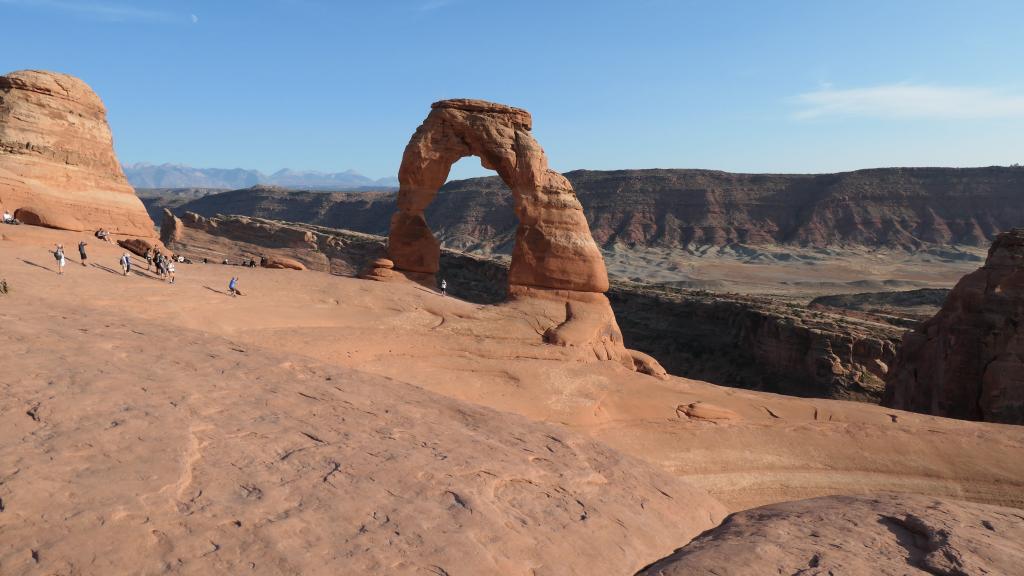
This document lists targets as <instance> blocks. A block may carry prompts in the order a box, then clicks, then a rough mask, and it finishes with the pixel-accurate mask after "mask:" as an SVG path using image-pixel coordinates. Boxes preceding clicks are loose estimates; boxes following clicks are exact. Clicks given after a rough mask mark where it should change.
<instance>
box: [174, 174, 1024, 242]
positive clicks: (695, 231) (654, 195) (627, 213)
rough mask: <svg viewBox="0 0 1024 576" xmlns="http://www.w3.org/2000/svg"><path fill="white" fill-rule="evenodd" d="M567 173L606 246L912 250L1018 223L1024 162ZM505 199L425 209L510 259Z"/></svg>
mask: <svg viewBox="0 0 1024 576" xmlns="http://www.w3.org/2000/svg"><path fill="white" fill-rule="evenodd" d="M564 176H565V177H566V179H567V180H568V181H569V183H570V184H571V185H572V187H573V189H574V190H575V193H576V196H577V197H578V198H579V200H580V202H581V203H582V204H583V211H584V215H585V216H586V218H587V221H588V223H589V225H590V230H591V233H592V234H593V237H594V240H595V241H596V242H597V244H598V245H599V246H601V247H602V248H610V247H612V246H626V247H653V248H666V249H668V248H672V249H675V248H682V249H692V248H695V247H702V246H728V245H734V244H740V245H750V246H758V245H786V246H804V247H809V248H826V247H827V248H837V247H844V246H867V247H884V248H891V249H902V250H907V251H916V250H922V249H934V248H937V247H940V246H950V245H962V246H987V245H988V244H989V243H991V242H992V240H993V238H995V235H996V234H998V233H999V232H1001V231H1004V230H1009V229H1010V228H1013V227H1014V226H1024V202H1022V197H1021V195H1020V190H1021V188H1022V187H1024V168H1017V167H989V168H878V169H870V170H858V171H854V172H842V173H837V174H737V173H730V172H720V171H715V170H690V169H657V170H611V171H603V170H601V171H599V170H574V171H571V172H566V173H565V174H564ZM513 204H514V198H513V193H512V191H511V190H510V189H509V186H508V185H506V184H505V182H503V181H502V178H500V177H488V178H472V179H468V180H455V181H451V182H448V183H447V184H445V185H444V186H443V187H442V188H441V190H440V192H439V193H438V194H437V197H436V198H435V199H434V200H433V201H432V202H431V203H430V205H429V206H427V207H426V209H425V210H424V215H425V217H426V221H427V222H429V223H430V228H431V231H432V232H433V234H434V235H435V236H436V237H437V239H438V240H440V241H441V242H442V243H443V244H444V245H445V246H447V247H449V248H456V249H461V250H474V251H479V252H485V253H486V252H500V253H506V254H507V253H511V251H512V248H513V246H514V244H515V237H516V228H517V222H516V215H515V213H514V212H513V209H512V207H513ZM395 206H396V194H394V193H376V192H373V193H362V194H359V193H350V194H344V193H334V194H325V193H323V192H301V191H285V190H282V189H273V188H267V187H258V188H254V189H245V190H237V191H232V192H225V193H223V194H215V195H210V196H206V197H205V198H200V199H197V200H194V201H191V202H189V203H188V204H186V205H184V206H182V208H181V209H180V210H179V213H184V212H185V211H193V212H197V213H199V214H203V215H206V216H212V215H214V214H217V213H221V214H243V215H247V216H257V217H260V218H271V219H276V220H288V221H294V222H307V223H310V224H318V225H321V226H329V227H334V228H348V229H351V230H356V231H359V232H366V233H370V234H386V233H387V230H388V224H389V218H390V217H391V215H392V214H393V212H394V210H395ZM951 255H954V256H958V257H962V256H963V255H962V254H951Z"/></svg>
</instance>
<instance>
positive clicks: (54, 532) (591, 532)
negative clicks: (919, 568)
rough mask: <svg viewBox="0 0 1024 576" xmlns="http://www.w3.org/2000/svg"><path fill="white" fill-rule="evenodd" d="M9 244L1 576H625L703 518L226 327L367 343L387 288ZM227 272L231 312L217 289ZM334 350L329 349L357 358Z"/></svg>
mask: <svg viewBox="0 0 1024 576" xmlns="http://www.w3.org/2000/svg"><path fill="white" fill-rule="evenodd" d="M4 228H8V227H4ZM10 228H13V229H14V231H13V232H11V234H12V235H14V236H16V237H17V238H19V239H26V238H35V239H37V240H38V241H39V242H38V243H37V242H35V241H33V242H32V243H30V244H29V245H23V244H19V243H18V241H12V240H10V236H8V233H7V230H5V229H0V234H3V236H4V237H5V238H7V239H3V240H0V245H2V248H0V277H4V278H6V279H7V280H8V282H10V283H11V285H12V287H13V288H14V289H13V291H12V292H11V293H10V294H5V295H0V298H2V300H0V325H2V326H3V330H2V331H0V348H2V349H3V350H4V362H3V371H2V373H0V391H2V394H0V421H3V422H4V425H3V426H0V502H2V505H0V534H2V535H3V537H2V538H0V573H2V574H24V575H37V574H38V575H43V574H164V573H182V574H243V573H244V574H282V575H284V574H311V575H315V574H324V575H326V574H353V573H358V574H453V575H454V574H463V573H470V574H513V575H515V574H522V575H524V576H525V575H533V574H552V575H561V574H594V573H597V572H610V573H616V574H626V573H631V572H634V571H635V570H637V569H638V568H639V567H641V566H643V565H644V564H646V563H648V562H649V561H650V559H651V558H656V557H660V556H664V555H665V554H667V553H669V552H670V551H671V550H672V549H673V547H674V546H675V545H676V543H677V542H679V541H686V540H688V539H690V538H692V537H693V536H695V535H696V534H697V533H699V532H701V531H702V530H705V529H708V528H710V527H712V526H714V525H715V524H716V523H717V522H718V521H720V520H721V518H722V517H723V516H724V515H725V510H724V509H723V508H722V507H721V505H719V504H718V503H717V502H716V501H715V500H714V499H713V498H711V497H710V496H708V495H707V494H706V493H705V492H703V491H702V490H700V489H696V488H693V487H692V486H690V485H688V484H687V483H686V482H684V481H683V480H682V479H680V478H679V477H677V476H673V475H671V474H670V473H668V472H667V471H664V470H662V469H660V468H659V467H657V466H654V465H651V464H649V463H645V462H642V461H640V460H638V459H637V458H635V457H629V456H625V455H623V454H621V453H618V452H616V451H614V450H612V449H610V448H608V447H607V446H605V445H602V444H600V443H598V442H596V441H594V440H591V439H588V438H586V437H584V436H582V435H581V434H580V433H578V432H573V431H569V430H566V429H564V428H562V427H558V426H555V425H551V424H544V423H539V422H531V421H529V420H527V419H526V418H524V417H522V416H516V415H511V414H507V413H499V412H496V411H494V410H491V409H487V408H483V407H479V406H473V405H471V404H469V403H466V402H464V401H459V400H455V399H452V398H445V397H443V396H441V395H438V394H435V393H431V392H429V391H426V390H423V389H421V388H417V387H415V386H412V385H409V384H406V383H402V382H398V381H395V380H393V379H389V378H385V377H382V376H376V375H371V374H368V373H366V372H363V371H357V370H353V369H351V368H346V367H344V366H342V365H340V364H338V363H331V364H327V363H323V362H320V361H318V360H315V359H313V358H311V357H309V356H306V355H302V354H294V353H292V352H291V351H290V350H287V349H282V350H278V347H277V345H276V344H275V343H274V341H273V340H274V339H273V338H271V339H270V340H266V341H264V342H263V343H262V344H256V343H254V342H249V341H246V340H243V339H239V338H237V335H238V334H237V333H235V331H234V329H233V328H231V327H229V326H228V324H230V323H231V322H233V321H231V320H228V318H235V319H237V320H239V321H247V320H244V319H245V318H248V319H249V320H252V321H253V323H254V324H253V325H254V326H256V327H257V328H258V329H259V328H265V327H266V326H267V324H266V322H267V321H269V322H272V323H276V324H278V325H279V326H286V325H291V326H296V327H297V326H300V325H303V326H305V327H304V328H303V329H302V330H304V331H305V330H309V331H310V332H309V334H308V337H309V339H310V342H312V341H314V340H316V339H317V338H318V335H317V334H316V332H317V328H316V325H315V323H313V324H309V323H308V322H309V321H310V319H311V318H312V317H310V316H308V315H303V316H305V317H303V318H301V319H299V320H298V322H297V323H293V321H292V320H290V319H289V312H288V311H284V312H279V311H278V309H277V304H285V303H286V302H288V301H292V300H293V299H295V298H298V299H299V300H302V301H303V304H302V305H301V307H302V308H304V309H306V310H307V311H308V312H315V313H316V314H317V315H322V316H324V317H325V318H329V319H330V320H329V321H328V323H333V322H336V321H337V320H341V319H342V318H343V317H342V316H340V315H338V312H339V311H340V308H338V303H337V301H333V302H332V301H331V300H330V298H332V297H334V298H344V299H346V300H349V301H352V302H353V304H354V307H353V308H347V307H346V311H345V315H346V316H348V318H349V319H355V318H360V317H361V320H359V322H363V321H365V322H367V324H366V325H365V326H366V327H367V328H368V329H369V330H370V331H371V332H374V331H376V330H377V329H379V328H380V327H382V326H383V325H385V324H391V323H392V322H393V321H394V320H395V319H396V318H395V316H394V313H395V310H394V307H395V306H402V305H403V304H402V303H401V301H394V300H392V299H391V298H390V296H388V294H389V292H390V291H391V290H392V289H397V290H399V292H403V291H405V290H408V291H409V292H407V293H406V296H405V297H409V296H414V297H415V296H416V295H418V297H419V298H424V296H423V295H422V291H420V290H414V289H413V288H412V287H397V288H396V287H395V286H393V285H386V284H382V283H377V282H367V281H361V280H354V279H339V278H335V277H331V276H328V275H326V274H317V273H315V272H296V271H291V270H266V269H243V268H239V267H224V266H220V265H216V266H215V265H210V266H205V267H204V266H201V265H192V266H189V265H184V264H183V265H180V266H179V272H178V274H179V280H178V283H177V284H175V285H170V284H166V283H161V282H158V281H155V280H154V279H153V277H152V276H151V275H150V274H149V273H146V272H145V270H143V269H137V270H136V273H134V274H132V275H131V276H129V277H122V276H120V275H119V274H120V272H118V271H113V272H111V270H112V269H111V268H109V267H106V264H105V263H109V264H110V265H111V266H113V265H114V264H115V262H116V259H117V256H118V254H119V253H120V250H119V249H117V248H115V247H113V246H109V245H104V246H98V247H97V248H96V250H94V253H93V254H92V255H91V256H90V260H91V261H95V265H94V266H89V267H86V268H81V267H77V268H75V267H74V266H69V270H68V271H67V273H66V274H65V276H64V277H58V276H57V275H56V274H54V273H53V272H52V271H49V270H46V269H45V266H43V267H41V265H40V264H39V261H40V260H41V259H42V258H43V257H46V256H47V254H46V253H45V252H44V251H43V248H44V245H45V244H49V243H50V241H52V240H55V239H60V240H62V241H64V242H65V243H69V242H71V241H72V240H73V239H74V237H75V235H72V234H58V235H55V233H53V232H51V231H44V232H46V233H47V235H38V234H37V232H38V231H39V229H31V228H29V227H26V226H19V227H10ZM23 248H24V249H23ZM15 255H16V256H15ZM43 262H46V261H45V260H43ZM46 263H48V262H46ZM72 264H75V262H72ZM136 264H138V262H136ZM70 268H74V270H71V269H70ZM230 274H234V275H238V276H240V277H241V278H242V280H241V285H240V287H241V288H242V289H243V291H244V292H245V294H246V296H244V297H239V298H230V297H229V296H227V295H226V294H225V293H223V292H222V290H223V288H222V286H223V284H224V282H226V279H227V276H228V275H230ZM341 281H343V282H342V283H343V284H344V286H345V287H344V288H342V290H341V291H338V290H336V289H335V288H336V287H337V284H338V283H339V282H341ZM325 282H326V284H324V283H325ZM314 285H319V286H320V287H319V288H314V289H313V290H309V288H311V287H312V286H314ZM413 292H415V293H416V294H415V295H414V294H413ZM308 296H313V297H314V298H316V299H318V300H319V299H321V298H326V300H322V301H321V302H320V303H319V304H311V303H310V302H308V301H306V300H305V299H306V298H307V297H308ZM367 297H368V298H369V300H367ZM430 299H431V300H437V301H440V300H441V299H440V297H436V296H431V297H430ZM449 300H451V299H449ZM452 305H453V306H457V304H456V303H455V302H452ZM197 306H198V308H197ZM251 306H256V308H255V309H254V308H251ZM360 311H361V312H360ZM350 312H354V314H351V315H349V313H350ZM253 316H258V317H259V318H261V319H262V320H257V319H256V318H254V317H253ZM428 316H430V315H429V314H428ZM431 317H433V316H431ZM374 318H376V320H374ZM434 318H436V317H434ZM397 328H398V325H394V326H392V327H390V328H388V329H389V330H391V331H394V330H396V329H397ZM344 332H345V333H347V334H348V335H347V336H344V338H343V339H344V340H345V341H347V342H348V344H346V345H344V346H340V347H339V346H333V345H332V346H331V348H332V349H333V350H334V351H336V352H340V353H342V354H343V355H344V354H345V353H346V352H345V349H346V348H348V345H349V344H351V345H355V346H357V347H360V348H361V346H362V344H360V342H362V340H363V332H364V331H363V330H362V329H359V328H357V327H355V326H352V327H350V328H347V329H345V330H344ZM371 346H372V347H374V349H376V350H377V351H379V352H381V353H384V354H388V355H389V356H391V359H390V360H389V362H392V363H401V360H400V359H401V358H402V357H403V353H402V352H400V350H401V349H400V348H399V347H398V346H397V345H387V344H385V345H383V347H377V346H379V343H374V344H371ZM352 350H353V349H351V348H350V349H349V351H352ZM362 350H363V351H367V349H366V348H362ZM409 367H410V369H411V370H413V371H414V372H415V371H416V369H415V368H413V367H412V366H409ZM652 380H653V379H652ZM462 381H463V382H464V383H466V384H467V385H472V382H473V379H472V377H471V376H469V375H466V377H464V378H462Z"/></svg>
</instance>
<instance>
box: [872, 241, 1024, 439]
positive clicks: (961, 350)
mask: <svg viewBox="0 0 1024 576" xmlns="http://www.w3.org/2000/svg"><path fill="white" fill-rule="evenodd" d="M884 404H885V405H886V406H891V407H893V408H899V409H902V410H912V411H915V412H924V413H928V414H934V415H938V416H948V417H951V418H965V419H969V420H985V421H989V422H1003V423H1007V424H1024V229H1016V230H1013V231H1010V232H1006V233H1003V234H1000V235H998V236H997V237H996V239H995V242H993V244H992V248H991V249H990V250H989V253H988V259H987V260H986V261H985V265H984V266H982V267H981V268H980V269H978V270H977V271H975V272H972V273H971V274H968V275H967V276H964V277H963V279H961V280H960V282H958V283H957V285H956V287H955V288H953V291H952V292H950V294H949V297H948V298H946V302H945V303H944V304H943V306H942V309H941V310H940V311H939V313H938V314H936V315H935V316H934V317H933V318H932V319H931V320H928V321H927V322H925V323H924V324H922V325H921V326H920V327H919V328H917V329H916V330H914V331H913V332H910V333H908V334H907V335H906V336H904V338H903V346H902V348H901V349H900V354H899V357H898V358H897V361H896V365H895V367H894V369H893V371H892V373H891V375H890V377H889V378H888V381H887V383H886V389H885V398H884Z"/></svg>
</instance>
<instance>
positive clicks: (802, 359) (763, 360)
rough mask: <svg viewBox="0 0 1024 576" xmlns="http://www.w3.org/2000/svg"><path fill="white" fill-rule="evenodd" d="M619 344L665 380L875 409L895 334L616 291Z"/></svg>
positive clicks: (833, 317) (873, 325)
mask: <svg viewBox="0 0 1024 576" xmlns="http://www.w3.org/2000/svg"><path fill="white" fill-rule="evenodd" d="M608 297H609V298H610V299H611V301H612V307H613V308H614V309H615V314H616V316H617V317H618V319H619V326H620V327H621V328H622V332H623V334H625V336H626V345H627V346H630V347H632V348H635V349H637V350H641V351H643V352H646V353H648V354H650V355H652V356H654V357H655V358H657V359H658V361H659V362H661V364H662V366H664V367H665V369H666V370H667V371H668V372H669V373H671V374H678V375H680V376H686V377H687V378H693V379H698V380H706V381H708V382H714V383H716V384H722V385H725V386H734V387H738V388H748V389H754V390H763V391H767V392H777V393H780V394H789V395H794V396H808V397H816V398H839V399H847V400H860V401H867V402H878V401H879V399H880V398H881V395H882V391H883V387H884V378H885V376H886V373H887V372H888V369H889V365H890V364H891V363H892V361H893V359H894V358H895V356H896V344H897V342H898V339H899V334H900V330H899V329H898V328H895V327H893V326H891V325H888V324H882V323H879V322H873V321H869V320H861V319H856V318H849V317H846V316H843V315H840V314H832V313H827V312H821V311H817V310H809V309H807V308H804V307H802V306H797V305H792V304H783V303H779V302H775V301H772V300H769V299H765V298H755V297H743V296H738V295H716V294H712V293H709V292H702V291H689V290H686V291H682V290H670V289H653V288H651V287H645V286H640V285H635V284H616V285H614V286H613V288H612V290H611V292H609V294H608Z"/></svg>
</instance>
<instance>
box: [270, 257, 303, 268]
mask: <svg viewBox="0 0 1024 576" xmlns="http://www.w3.org/2000/svg"><path fill="white" fill-rule="evenodd" d="M260 266H262V267H264V268H277V269H286V270H305V269H306V266H305V265H304V264H303V263H302V262H299V261H298V260H296V259H294V258H286V257H284V256H267V257H266V258H265V259H264V260H263V261H262V262H260Z"/></svg>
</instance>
